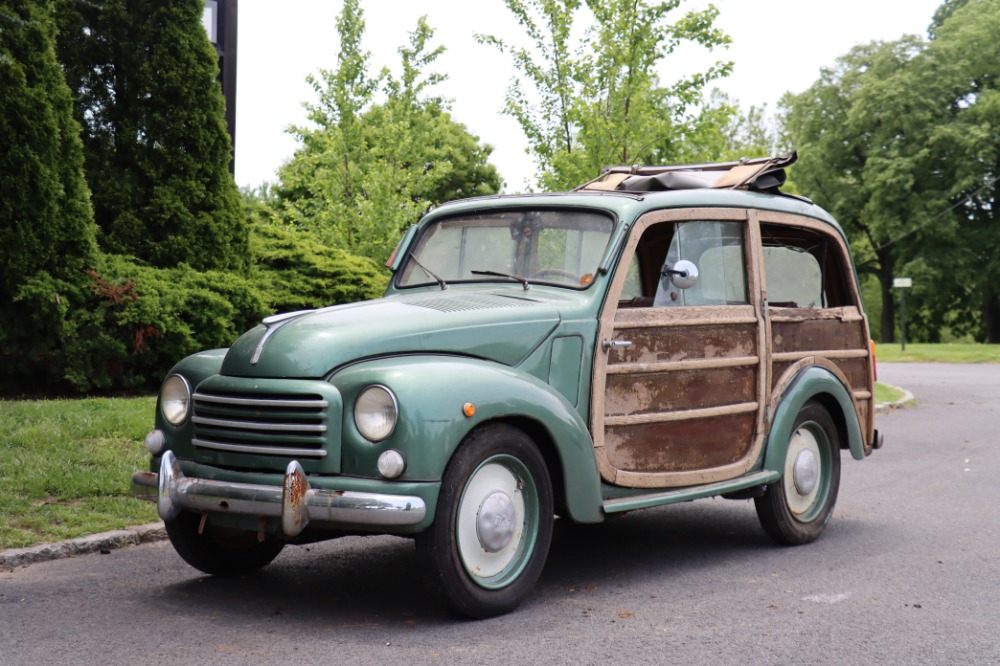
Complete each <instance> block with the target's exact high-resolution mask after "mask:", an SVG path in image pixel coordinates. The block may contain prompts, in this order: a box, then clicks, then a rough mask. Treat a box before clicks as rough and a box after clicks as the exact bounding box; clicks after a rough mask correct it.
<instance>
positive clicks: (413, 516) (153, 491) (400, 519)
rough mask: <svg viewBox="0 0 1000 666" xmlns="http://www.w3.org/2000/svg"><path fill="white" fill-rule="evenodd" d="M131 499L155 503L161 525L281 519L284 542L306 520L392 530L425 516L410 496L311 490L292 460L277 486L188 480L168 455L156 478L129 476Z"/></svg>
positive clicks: (145, 474)
mask: <svg viewBox="0 0 1000 666" xmlns="http://www.w3.org/2000/svg"><path fill="white" fill-rule="evenodd" d="M132 494H133V495H134V496H136V497H140V498H142V499H148V500H152V501H155V502H156V508H157V512H158V513H159V514H160V518H162V519H163V520H170V519H172V518H174V517H176V516H177V514H178V513H180V511H181V510H183V509H188V510H191V511H200V512H204V511H210V512H217V513H229V514H236V515H245V516H255V517H262V518H281V531H282V532H283V533H284V535H285V536H286V537H289V538H292V537H295V536H298V535H299V534H300V533H301V532H302V530H304V529H305V528H306V525H308V524H309V522H310V521H312V520H315V521H317V522H324V523H333V524H336V525H338V526H345V527H350V526H357V527H366V528H371V527H386V528H392V527H405V526H409V525H416V524H417V523H419V522H420V521H422V520H423V519H424V516H425V515H426V513H427V506H426V504H425V503H424V500H423V499H421V498H420V497H416V496H412V495H386V494H383V493H365V492H357V491H348V490H326V489H323V488H313V487H311V486H310V485H309V479H308V478H307V477H306V474H305V471H304V470H303V469H302V465H300V464H299V462H298V461H297V460H293V461H292V462H290V463H288V467H287V469H286V470H285V480H284V483H283V484H282V485H281V486H269V485H263V484H253V483H236V482H232V481H213V480H210V479H196V478H191V477H188V476H185V475H184V472H182V471H181V466H180V463H179V462H178V460H177V457H176V456H174V454H173V453H172V452H171V451H166V452H165V453H164V454H163V458H162V460H161V461H160V473H159V474H156V473H154V472H136V473H135V474H133V475H132Z"/></svg>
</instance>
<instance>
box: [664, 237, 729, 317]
mask: <svg viewBox="0 0 1000 666" xmlns="http://www.w3.org/2000/svg"><path fill="white" fill-rule="evenodd" d="M743 227H744V225H743V224H742V223H740V222H712V221H700V220H699V221H694V222H679V223H677V224H676V225H674V233H673V237H672V238H671V240H670V245H669V246H668V248H667V253H666V256H665V258H664V260H663V262H662V264H661V265H662V268H661V269H660V275H659V276H658V281H657V287H656V294H655V296H654V297H653V306H654V307H671V306H682V305H688V306H690V305H735V304H745V303H747V302H748V300H747V280H746V259H745V256H746V255H745V253H744V251H743V247H744V243H743ZM692 265H693V267H694V270H695V271H696V272H697V279H689V280H688V281H687V282H686V281H685V279H684V278H685V277H688V278H690V277H692V276H690V275H687V274H688V273H691V272H692V271H691V270H690V269H691V267H692ZM689 283H690V284H689Z"/></svg>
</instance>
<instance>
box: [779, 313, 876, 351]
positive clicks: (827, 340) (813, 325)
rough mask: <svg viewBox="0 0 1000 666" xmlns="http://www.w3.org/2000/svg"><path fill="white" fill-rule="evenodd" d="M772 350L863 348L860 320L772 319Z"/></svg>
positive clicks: (864, 344)
mask: <svg viewBox="0 0 1000 666" xmlns="http://www.w3.org/2000/svg"><path fill="white" fill-rule="evenodd" d="M771 338H772V340H773V341H774V342H773V345H772V350H773V351H774V353H776V354H777V353H782V352H795V351H816V352H821V351H822V350H824V349H867V343H866V342H865V333H864V322H863V321H853V322H843V321H840V320H839V319H811V320H802V321H796V322H772V323H771Z"/></svg>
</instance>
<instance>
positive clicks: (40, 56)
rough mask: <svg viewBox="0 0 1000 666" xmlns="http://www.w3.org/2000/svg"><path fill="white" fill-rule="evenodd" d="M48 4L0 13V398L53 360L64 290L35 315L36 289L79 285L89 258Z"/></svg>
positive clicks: (90, 229)
mask: <svg viewBox="0 0 1000 666" xmlns="http://www.w3.org/2000/svg"><path fill="white" fill-rule="evenodd" d="M51 9H52V7H51V3H50V2H48V1H47V0H42V1H39V0H7V1H6V2H4V3H3V5H2V6H0V145H2V146H3V148H2V149H0V265H2V266H3V268H4V270H3V275H0V365H2V366H3V367H4V372H3V373H0V375H2V376H3V380H0V388H3V387H4V386H16V385H17V384H18V383H19V382H20V381H22V380H24V379H25V378H27V377H31V376H32V375H34V374H36V373H37V372H38V370H39V368H40V367H43V366H44V364H45V362H46V360H47V359H48V358H49V357H51V356H52V355H54V354H57V353H58V352H59V340H58V336H55V335H54V334H53V329H54V328H55V327H56V325H57V319H54V318H52V317H47V316H45V315H46V313H47V312H51V311H52V310H55V311H58V310H62V309H66V308H69V307H71V305H72V301H71V299H70V298H68V295H69V294H68V292H67V291H66V290H64V291H62V292H61V293H60V292H54V293H52V294H51V295H50V296H51V298H50V301H49V302H47V303H46V304H45V309H44V310H43V311H42V312H33V311H32V309H31V308H30V307H28V306H27V304H26V303H25V302H24V301H25V291H26V288H27V286H26V285H28V283H30V282H31V281H32V280H34V279H45V280H60V281H67V280H69V281H72V280H76V281H79V280H80V279H82V278H83V273H82V271H83V269H84V268H85V267H87V266H90V265H92V263H93V261H94V260H95V256H96V244H95V241H94V235H95V228H94V222H93V213H92V211H91V208H90V200H89V192H88V190H87V184H86V182H85V181H84V178H83V150H82V147H81V143H80V128H79V126H78V125H77V124H76V121H75V120H74V119H73V115H72V96H71V94H70V90H69V88H68V87H67V85H66V80H65V78H64V77H63V73H62V70H61V69H60V67H59V63H58V62H57V60H56V54H55V24H54V23H53V21H52V18H51Z"/></svg>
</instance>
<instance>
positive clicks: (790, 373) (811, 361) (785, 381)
mask: <svg viewBox="0 0 1000 666" xmlns="http://www.w3.org/2000/svg"><path fill="white" fill-rule="evenodd" d="M814 365H815V366H819V367H821V368H824V369H826V370H829V371H830V372H831V373H832V374H833V376H834V377H836V378H837V379H839V380H840V382H841V383H842V384H843V385H844V386H845V387H847V390H848V391H850V392H851V401H852V402H853V403H854V411H855V413H856V414H857V416H858V423H862V424H863V423H864V420H863V416H864V415H863V414H862V413H861V411H860V405H859V404H858V399H859V398H858V397H857V396H855V395H854V391H853V390H852V387H851V382H850V380H849V379H848V378H847V375H845V374H844V373H843V371H842V370H841V369H840V368H839V367H838V366H837V364H836V363H834V362H833V361H830V360H828V359H825V358H822V357H819V356H810V357H809V358H804V359H801V360H800V361H798V362H797V363H794V364H792V365H790V366H788V367H787V368H785V371H784V372H783V373H781V377H780V378H779V379H778V383H777V384H775V386H774V389H772V391H771V400H770V401H769V402H768V405H767V420H768V423H773V422H774V415H775V414H776V413H777V412H778V405H779V404H781V397H782V395H783V394H784V392H785V389H786V388H787V387H788V385H789V384H790V383H791V381H792V380H793V379H794V378H795V375H797V374H798V373H799V372H800V371H801V370H803V369H804V368H808V367H810V366H814ZM864 393H867V391H864ZM868 399H871V396H869V398H868Z"/></svg>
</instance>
